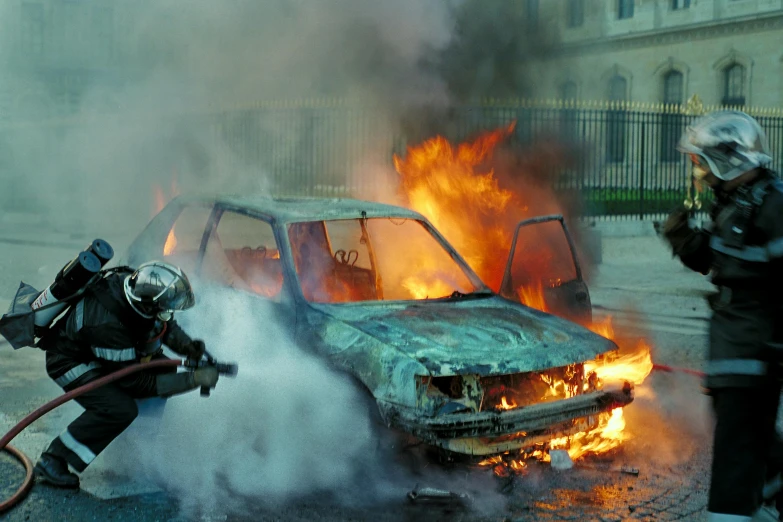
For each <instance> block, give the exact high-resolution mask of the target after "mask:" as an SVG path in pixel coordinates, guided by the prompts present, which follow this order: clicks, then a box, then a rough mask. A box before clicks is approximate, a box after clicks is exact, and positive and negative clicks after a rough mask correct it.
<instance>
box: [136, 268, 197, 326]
mask: <svg viewBox="0 0 783 522" xmlns="http://www.w3.org/2000/svg"><path fill="white" fill-rule="evenodd" d="M124 287H125V297H126V298H127V299H128V302H129V303H130V304H131V306H132V307H133V308H134V309H136V311H138V312H139V313H141V314H142V315H144V316H147V317H153V316H155V315H157V316H158V317H159V318H160V319H162V320H164V321H167V320H169V319H171V317H172V315H173V313H174V311H175V310H187V309H188V308H190V307H192V306H193V305H194V304H196V298H195V296H194V295H193V289H192V288H191V286H190V281H188V278H187V276H186V275H185V273H184V272H183V271H182V270H180V268H178V267H176V266H174V265H172V264H170V263H166V262H165V261H150V262H147V263H142V264H141V265H139V268H138V269H136V271H135V272H133V274H131V275H129V276H128V277H126V278H125V284H124Z"/></svg>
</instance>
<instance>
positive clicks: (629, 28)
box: [526, 0, 783, 107]
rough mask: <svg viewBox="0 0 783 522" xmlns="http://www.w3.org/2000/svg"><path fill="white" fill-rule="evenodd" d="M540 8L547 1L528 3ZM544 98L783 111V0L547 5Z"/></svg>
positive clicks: (604, 0)
mask: <svg viewBox="0 0 783 522" xmlns="http://www.w3.org/2000/svg"><path fill="white" fill-rule="evenodd" d="M526 2H527V3H528V4H530V5H531V6H532V5H535V4H538V0H526ZM529 10H530V12H531V13H535V14H536V16H538V17H539V23H540V24H542V26H543V27H545V28H546V30H547V31H551V32H554V33H556V34H557V35H558V38H557V40H558V41H559V45H558V46H557V49H556V50H555V52H554V53H552V55H551V56H550V57H548V58H547V59H545V60H543V61H541V62H540V63H539V70H538V75H537V82H536V86H535V91H536V95H537V96H538V97H541V98H551V97H552V93H557V97H558V98H564V99H581V100H627V101H632V102H642V103H675V104H680V103H684V102H685V101H686V100H687V99H688V98H689V97H690V96H691V95H693V94H698V95H699V97H700V98H701V99H702V100H703V101H704V103H705V104H708V105H716V104H726V105H748V106H756V107H781V106H783V47H781V45H780V44H781V42H782V41H783V37H782V36H781V34H783V33H782V32H781V30H783V0H540V5H538V6H537V7H535V8H532V7H530V8H529Z"/></svg>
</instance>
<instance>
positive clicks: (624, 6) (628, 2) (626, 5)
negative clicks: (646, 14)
mask: <svg viewBox="0 0 783 522" xmlns="http://www.w3.org/2000/svg"><path fill="white" fill-rule="evenodd" d="M634 1H635V0H617V18H620V19H623V18H632V17H633V4H634Z"/></svg>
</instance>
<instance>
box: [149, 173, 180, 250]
mask: <svg viewBox="0 0 783 522" xmlns="http://www.w3.org/2000/svg"><path fill="white" fill-rule="evenodd" d="M152 193H153V200H154V202H155V215H157V214H158V213H160V211H161V210H163V208H164V207H165V206H166V205H167V204H168V203H169V201H171V200H172V199H174V198H175V197H177V196H178V195H179V189H178V188H177V172H176V171H174V173H173V176H172V179H171V190H170V191H169V196H168V197H166V195H165V194H164V192H163V189H162V188H161V186H160V185H158V184H155V185H153V186H152ZM176 248H177V236H176V235H175V233H174V227H172V228H171V230H170V231H169V234H168V236H166V243H165V244H164V245H163V255H164V256H169V255H171V254H173V253H174V250H175V249H176Z"/></svg>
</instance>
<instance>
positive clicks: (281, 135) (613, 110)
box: [0, 97, 783, 219]
mask: <svg viewBox="0 0 783 522" xmlns="http://www.w3.org/2000/svg"><path fill="white" fill-rule="evenodd" d="M716 108H717V107H704V106H703V105H702V104H701V103H700V102H699V100H698V98H696V97H693V98H691V100H689V102H688V104H686V105H682V106H679V105H655V104H636V103H620V102H564V101H549V102H532V101H524V100H519V101H514V102H510V103H499V102H491V101H488V102H485V103H481V104H476V105H464V106H460V107H456V108H453V109H451V110H450V111H449V113H448V116H447V117H444V118H442V119H440V120H435V123H434V124H433V120H432V119H431V118H430V119H428V118H418V119H417V118H411V119H410V121H409V122H407V123H405V122H403V124H400V117H399V115H395V114H389V113H388V112H385V111H383V110H381V109H378V108H375V107H372V106H370V105H361V104H351V103H348V102H344V101H339V100H325V101H309V102H302V103H293V102H291V103H266V104H257V105H254V106H252V107H246V108H237V109H231V110H221V111H216V112H209V113H195V114H188V115H181V114H179V115H172V116H170V118H171V119H177V120H178V121H179V123H180V125H181V126H180V128H182V129H187V130H188V132H190V133H194V132H196V133H197V134H198V135H199V140H200V141H204V140H205V139H206V142H207V144H208V146H211V148H212V150H213V154H216V155H218V156H219V158H218V159H217V160H215V159H214V158H213V159H212V160H211V163H210V165H213V166H217V167H216V168H219V169H221V170H223V171H232V170H236V171H239V170H242V171H247V169H249V168H251V169H258V170H259V171H263V172H265V173H268V174H269V179H270V180H271V181H270V184H271V186H268V187H267V188H266V190H269V191H270V192H273V193H277V194H281V195H306V196H357V195H359V196H362V197H366V196H367V195H368V194H372V193H373V191H374V190H377V189H378V188H379V187H378V185H381V184H384V183H392V182H393V180H389V178H388V173H389V171H390V170H391V160H392V155H393V154H395V153H396V154H404V153H405V150H406V147H407V146H408V145H414V144H416V143H419V142H420V141H421V140H422V139H424V138H426V137H429V136H431V135H432V134H433V133H435V132H437V133H439V134H441V135H444V136H446V137H447V138H449V139H450V140H453V141H461V140H465V139H470V138H471V137H473V136H475V135H476V134H477V133H478V132H481V131H486V130H490V129H495V128H498V127H501V126H507V125H509V124H511V123H512V122H516V125H515V128H514V130H513V133H512V135H511V136H510V137H509V139H510V140H512V141H513V142H515V143H518V144H522V145H530V144H533V143H535V142H536V140H540V139H542V138H545V137H547V136H557V137H558V138H559V139H561V140H565V141H566V142H568V143H569V144H570V145H571V146H573V147H575V148H576V150H579V151H580V152H581V153H580V154H578V155H577V161H576V163H575V164H572V165H570V167H569V168H568V169H566V171H565V172H561V173H560V175H559V176H557V177H556V179H557V180H558V181H557V187H556V188H557V189H558V190H561V191H572V192H573V191H575V192H578V193H579V194H581V196H582V200H583V201H584V214H585V216H587V217H595V218H602V219H638V218H657V217H661V216H663V215H665V213H667V212H668V211H669V210H671V209H672V208H673V207H675V206H676V205H679V204H681V203H682V202H683V200H684V199H685V198H686V196H687V193H686V191H687V190H688V189H687V188H686V182H687V180H689V179H690V178H689V176H688V169H689V164H688V161H687V158H685V157H684V156H683V155H681V154H679V153H677V152H676V150H675V145H676V143H677V141H678V140H679V138H680V135H681V134H682V132H683V130H684V129H685V127H686V126H687V125H688V124H689V123H690V122H691V121H692V120H693V119H694V118H696V117H697V116H699V115H700V114H703V113H704V112H707V111H710V110H714V109H716ZM743 110H745V111H746V112H749V113H750V114H752V115H754V116H755V117H756V118H757V119H758V120H759V122H760V123H761V125H762V126H763V127H764V128H765V130H766V131H767V134H768V138H769V142H770V148H771V151H772V155H773V157H774V160H775V163H774V164H773V168H775V169H776V170H779V169H780V167H781V155H783V111H782V110H780V109H754V108H743ZM155 118H157V120H160V118H161V116H160V115H157V116H155ZM403 119H404V118H403ZM150 121H152V120H149V121H148V120H145V119H144V118H143V117H140V118H139V119H138V120H137V121H136V122H135V123H134V124H135V125H140V126H144V125H150ZM129 124H130V123H129ZM79 125H85V123H84V122H79V121H69V122H50V123H48V124H46V128H47V129H49V130H48V131H46V132H43V133H42V131H41V125H33V126H30V125H28V126H26V127H25V128H27V129H28V130H27V131H25V130H24V129H23V128H22V129H20V128H19V127H18V126H16V127H14V126H10V127H5V128H0V158H1V157H2V156H3V154H2V150H3V147H2V144H3V137H4V136H6V133H12V134H14V135H18V134H19V133H20V132H31V131H30V128H34V132H36V133H38V134H39V135H41V136H44V135H45V136H47V138H46V140H49V142H56V141H57V140H59V139H61V137H62V136H63V135H65V134H67V133H68V131H69V129H71V128H73V127H78V126H79ZM46 140H45V141H46ZM8 163H9V162H8V161H7V160H6V162H5V163H3V161H1V160H0V170H2V169H3V168H9V165H8ZM191 164H193V162H191ZM10 168H17V166H13V165H11V166H10ZM205 168H206V167H205ZM210 168H211V167H210ZM17 171H18V169H17ZM379 173H386V175H387V177H384V175H383V174H379ZM553 179H555V178H553Z"/></svg>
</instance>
